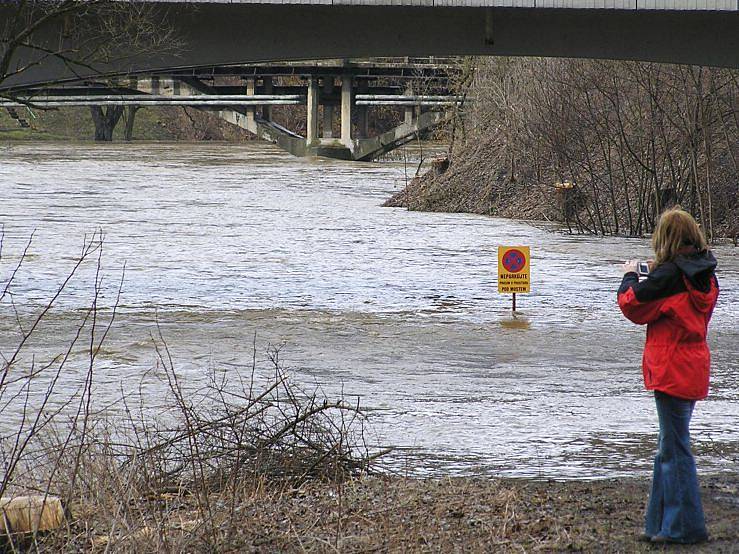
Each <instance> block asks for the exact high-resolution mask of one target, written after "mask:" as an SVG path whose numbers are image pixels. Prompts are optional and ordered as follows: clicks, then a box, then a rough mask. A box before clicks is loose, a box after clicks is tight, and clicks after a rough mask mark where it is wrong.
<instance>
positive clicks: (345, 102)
mask: <svg viewBox="0 0 739 554" xmlns="http://www.w3.org/2000/svg"><path fill="white" fill-rule="evenodd" d="M341 143H342V144H343V145H344V146H346V147H347V148H349V149H351V148H352V147H353V146H354V144H353V143H352V76H351V75H348V74H344V75H342V76H341Z"/></svg>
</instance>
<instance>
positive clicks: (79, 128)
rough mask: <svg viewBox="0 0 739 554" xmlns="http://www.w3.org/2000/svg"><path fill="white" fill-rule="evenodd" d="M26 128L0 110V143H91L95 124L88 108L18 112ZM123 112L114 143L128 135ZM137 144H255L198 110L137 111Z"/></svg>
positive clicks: (148, 109)
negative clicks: (146, 142) (182, 142)
mask: <svg viewBox="0 0 739 554" xmlns="http://www.w3.org/2000/svg"><path fill="white" fill-rule="evenodd" d="M15 112H16V114H17V115H18V117H19V118H20V119H22V120H23V121H25V122H26V124H27V125H28V126H27V127H23V126H21V125H22V124H21V123H20V122H19V121H18V120H16V119H14V118H13V117H11V116H10V114H9V113H8V112H7V111H6V110H5V109H0V142H3V141H17V140H34V141H35V140H42V141H75V142H77V141H81V142H86V141H92V140H93V138H94V136H95V124H94V123H93V121H92V117H91V115H90V110H89V108H76V107H74V108H61V109H54V110H31V109H21V108H18V109H16V110H15ZM127 115H128V112H124V115H123V118H122V120H121V121H120V122H119V124H118V125H116V128H115V131H114V133H113V140H115V141H121V140H123V139H124V133H125V127H126V125H125V117H127ZM134 121H135V123H134V128H133V139H134V140H146V141H179V140H181V141H193V140H203V141H229V142H234V143H242V142H247V141H250V140H254V139H253V137H251V136H250V135H249V133H247V132H246V131H245V130H243V129H241V128H239V127H236V126H234V125H231V124H229V123H226V122H225V121H223V120H221V119H219V118H218V117H217V116H215V115H213V114H208V113H206V112H203V111H201V110H197V109H195V108H185V107H153V108H140V109H138V110H137V111H136V116H135V120H134Z"/></svg>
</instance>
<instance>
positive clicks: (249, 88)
mask: <svg viewBox="0 0 739 554" xmlns="http://www.w3.org/2000/svg"><path fill="white" fill-rule="evenodd" d="M255 92H256V82H255V80H254V79H247V80H246V94H248V95H249V96H253V95H254V93H255ZM256 127H257V123H256V119H255V117H254V106H246V128H247V129H256Z"/></svg>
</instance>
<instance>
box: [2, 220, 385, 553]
mask: <svg viewBox="0 0 739 554" xmlns="http://www.w3.org/2000/svg"><path fill="white" fill-rule="evenodd" d="M2 238H3V235H1V234H0V261H5V258H3V257H2V248H1V245H2V243H3V241H2ZM32 243H33V237H31V239H30V240H29V241H28V243H27V245H26V247H25V249H24V250H23V252H22V253H21V254H20V255H18V256H17V261H15V263H14V265H13V266H12V267H11V268H10V269H9V270H8V271H7V273H8V277H7V278H6V279H5V281H4V282H3V283H4V284H3V287H2V288H0V291H2V292H1V293H0V294H1V296H0V307H2V308H3V312H2V314H1V315H2V317H3V318H5V319H6V320H7V319H8V318H10V319H11V320H15V321H16V325H17V328H18V338H19V339H18V344H17V345H16V346H15V347H14V349H13V350H12V351H10V352H7V353H3V368H2V373H1V374H0V402H1V403H0V421H2V422H3V428H4V429H5V430H6V431H5V434H4V435H3V440H2V443H1V446H0V456H1V458H0V460H1V461H2V463H3V469H4V474H3V478H2V481H0V487H1V488H0V496H5V497H9V496H13V495H19V494H40V495H42V496H44V497H46V496H48V495H53V496H58V497H60V498H62V500H63V503H64V506H65V507H66V509H67V512H68V516H69V517H68V521H67V525H66V527H65V528H64V529H62V530H60V531H59V532H55V533H52V534H51V535H48V536H45V537H33V538H32V539H33V540H34V541H36V543H35V544H36V545H37V546H39V545H41V546H44V547H48V548H50V549H54V550H57V549H66V550H79V549H83V550H87V549H94V548H96V547H97V546H96V545H101V544H104V545H105V546H107V547H108V548H117V549H123V550H126V549H134V550H137V549H138V548H140V547H142V545H147V546H143V548H164V547H166V544H165V543H166V542H167V541H168V540H169V541H173V540H174V541H180V542H178V543H177V544H178V545H179V546H177V548H176V549H185V550H186V549H187V548H188V547H186V546H183V545H193V544H196V545H198V548H212V549H213V548H217V547H218V545H221V544H224V541H225V540H227V539H228V537H230V536H231V535H232V534H233V533H235V532H237V525H236V523H235V522H236V521H237V517H238V511H239V505H240V502H241V499H243V498H244V497H245V496H249V495H254V494H259V493H260V492H259V491H263V490H264V489H265V488H269V489H270V490H281V489H282V488H284V487H288V488H289V487H295V486H299V485H300V484H301V483H304V482H306V481H310V480H322V481H326V482H330V483H340V482H343V481H344V480H346V479H348V478H350V477H352V476H356V475H358V474H360V473H362V472H365V471H367V470H368V469H369V467H370V464H371V462H372V460H373V459H374V457H375V456H377V455H375V456H372V455H370V453H369V450H368V449H367V447H366V446H365V443H364V438H363V421H364V420H363V416H362V414H361V412H360V410H359V406H358V405H356V404H349V403H347V402H345V401H344V400H342V399H340V400H338V401H335V402H329V401H328V400H325V399H324V398H323V397H322V396H320V395H319V394H318V393H317V392H316V393H310V394H308V393H306V392H304V391H303V390H301V389H300V388H299V387H298V386H297V385H295V384H294V383H292V382H291V379H290V377H289V374H288V372H287V371H286V370H285V369H284V368H283V367H282V365H281V363H280V360H279V351H278V350H276V349H271V350H270V351H269V356H268V366H267V367H263V366H262V364H258V363H257V356H256V340H255V346H254V348H255V350H254V352H255V354H254V357H253V359H252V364H251V367H247V368H245V370H244V371H242V372H239V371H231V372H229V373H228V374H226V373H223V372H219V371H217V370H212V371H210V373H209V378H208V381H207V384H206V385H204V386H202V387H201V388H197V389H195V388H193V386H192V384H190V383H187V382H184V381H183V379H182V377H181V375H180V374H179V373H178V372H177V371H176V369H175V367H174V363H173V359H172V356H171V355H170V352H169V348H168V346H167V344H166V341H165V340H164V337H163V335H162V334H161V332H160V333H159V334H158V335H157V336H154V337H152V345H153V348H152V353H153V354H155V357H156V364H155V367H153V368H152V370H151V371H154V372H156V373H157V374H158V375H160V376H161V379H162V383H163V387H162V389H163V391H165V392H164V395H163V398H160V399H158V401H159V402H161V401H162V400H163V401H164V406H165V409H163V410H162V411H160V412H159V413H155V412H154V411H153V407H152V406H150V405H147V397H146V394H145V393H144V392H143V391H142V390H141V388H139V391H138V393H136V392H130V390H129V391H125V392H124V393H123V394H122V397H121V400H120V403H119V406H120V409H119V410H118V411H117V413H114V414H112V415H109V416H107V417H106V416H102V415H99V414H96V413H95V412H94V410H95V406H94V403H93V401H92V399H93V396H94V391H95V388H94V376H95V371H96V358H97V356H98V353H99V352H100V348H101V346H102V345H103V343H104V341H105V339H106V337H107V335H108V332H109V330H110V328H111V326H112V324H113V322H114V320H115V315H116V309H117V306H118V299H119V297H120V291H121V288H122V282H123V281H122V277H121V282H120V284H119V285H118V288H117V293H116V295H117V296H116V299H115V301H114V303H113V304H112V306H108V307H107V308H105V309H103V307H102V301H101V298H102V292H101V291H102V280H103V278H102V272H101V268H102V251H103V237H102V235H101V234H100V233H96V234H95V235H94V236H93V237H92V238H91V239H90V240H86V241H85V243H84V246H83V249H82V251H81V253H80V254H79V255H78V256H77V258H76V260H75V262H74V264H73V266H72V269H71V270H70V273H69V274H68V276H67V277H66V278H64V279H63V280H62V282H61V283H60V285H59V286H58V288H57V291H56V293H55V294H54V296H53V298H52V299H50V300H49V301H48V302H47V303H45V304H44V305H43V306H41V307H40V308H39V309H38V310H37V312H36V313H35V314H34V316H33V317H32V318H29V316H28V315H27V314H26V313H25V311H24V310H23V309H22V308H21V307H19V306H17V305H16V303H15V300H14V299H15V296H16V293H15V290H16V285H17V281H18V279H19V276H20V275H21V273H22V270H23V268H24V263H25V261H26V260H27V259H28V257H29V255H30V250H31V247H32ZM83 270H86V271H91V272H92V274H93V275H94V284H93V288H92V300H91V304H90V306H89V308H87V309H86V310H84V311H83V313H81V315H80V321H79V322H78V323H77V324H76V328H75V330H74V333H73V337H72V339H71V341H70V344H69V345H68V346H67V347H66V349H65V351H64V352H62V353H60V354H59V355H55V356H53V357H52V359H51V360H49V361H46V362H41V361H37V358H36V357H35V356H34V354H33V348H35V347H38V339H37V337H36V335H37V334H39V333H42V330H43V327H44V323H45V321H46V319H47V318H49V317H50V316H51V314H52V313H53V311H54V309H55V306H56V303H57V301H58V299H59V298H60V297H61V296H62V295H63V294H64V293H65V290H66V288H67V287H68V285H69V284H70V283H71V282H72V280H74V279H75V278H79V277H80V275H79V274H80V273H82V272H83ZM3 273H5V272H3ZM26 311H27V310H26ZM103 314H105V317H103ZM71 360H74V363H72V361H71ZM80 360H83V361H84V365H81V363H80ZM79 372H82V373H83V375H84V378H83V380H82V384H81V385H80V386H79V387H77V388H74V387H72V388H70V387H69V386H67V387H62V386H61V385H62V383H63V382H64V381H65V380H69V378H70V374H72V373H77V377H78V378H79ZM129 382H130V377H129ZM14 414H15V417H14ZM183 514H185V515H183ZM175 515H176V516H177V517H175ZM185 516H186V517H187V518H189V521H190V522H191V523H190V524H187V525H184V526H183V525H182V518H183V517H185ZM178 518H179V519H178ZM178 522H179V523H178ZM192 522H195V523H192ZM165 530H167V533H169V534H166V533H165V534H164V535H162V533H164V531H165ZM1 533H2V531H0V534H1ZM6 539H8V540H10V541H11V543H10V544H11V546H12V547H18V546H19V544H20V545H21V546H22V544H23V543H19V542H18V541H19V540H21V539H24V540H25V539H27V537H6ZM152 540H153V541H154V542H153V543H152V542H150V541H152ZM39 541H40V542H39ZM162 541H164V542H162ZM25 544H28V543H25ZM170 546H171V545H170Z"/></svg>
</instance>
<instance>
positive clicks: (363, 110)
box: [357, 79, 369, 139]
mask: <svg viewBox="0 0 739 554" xmlns="http://www.w3.org/2000/svg"><path fill="white" fill-rule="evenodd" d="M357 89H358V90H359V94H367V92H368V91H369V83H368V82H367V81H366V80H365V79H362V80H360V81H359V83H357ZM357 115H358V116H359V129H358V130H357V135H358V136H357V138H360V139H365V138H367V137H368V136H369V110H368V106H357Z"/></svg>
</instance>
